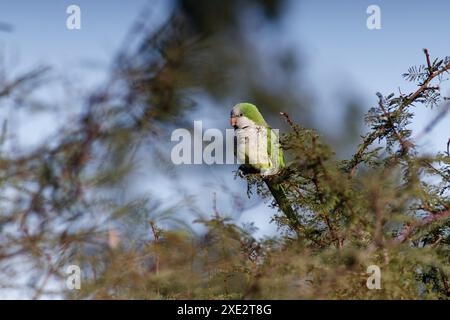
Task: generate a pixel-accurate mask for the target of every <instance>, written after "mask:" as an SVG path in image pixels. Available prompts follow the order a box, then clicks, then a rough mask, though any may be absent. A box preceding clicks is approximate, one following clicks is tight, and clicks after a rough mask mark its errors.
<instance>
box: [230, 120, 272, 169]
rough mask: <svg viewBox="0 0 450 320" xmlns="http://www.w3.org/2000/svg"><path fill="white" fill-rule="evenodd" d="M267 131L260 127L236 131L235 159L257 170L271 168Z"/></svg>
mask: <svg viewBox="0 0 450 320" xmlns="http://www.w3.org/2000/svg"><path fill="white" fill-rule="evenodd" d="M267 133H268V132H267V129H266V128H264V127H260V126H255V127H247V128H243V129H237V130H236V140H237V141H236V149H237V150H236V158H237V159H238V161H239V162H240V163H245V164H250V165H254V166H255V167H257V168H265V167H270V166H271V159H270V155H269V153H268V149H269V148H268V139H267Z"/></svg>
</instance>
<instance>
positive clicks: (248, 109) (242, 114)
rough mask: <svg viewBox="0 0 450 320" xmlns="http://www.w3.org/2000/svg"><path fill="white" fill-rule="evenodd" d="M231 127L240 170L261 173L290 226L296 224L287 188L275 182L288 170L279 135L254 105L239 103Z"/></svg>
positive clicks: (232, 115)
mask: <svg viewBox="0 0 450 320" xmlns="http://www.w3.org/2000/svg"><path fill="white" fill-rule="evenodd" d="M230 125H231V127H233V128H234V133H235V141H236V147H235V156H236V158H237V159H238V161H239V162H240V163H241V166H240V167H239V170H240V171H241V172H242V173H244V174H260V175H261V177H262V178H263V181H264V182H265V184H266V185H267V187H268V189H269V191H270V193H271V194H272V196H273V197H274V199H275V202H276V203H277V205H278V207H279V208H280V210H281V211H282V212H283V213H284V214H285V215H286V217H287V218H288V220H289V221H290V222H291V223H295V222H297V221H298V220H297V215H296V213H295V212H294V210H293V209H292V207H291V205H290V204H289V200H288V198H287V196H286V192H285V189H284V187H283V186H282V185H281V184H280V182H279V181H277V179H273V177H274V176H275V175H277V174H278V173H279V172H280V171H281V169H282V168H284V167H285V161H284V154H283V150H282V148H281V145H280V143H279V138H278V135H277V133H276V132H275V131H274V130H273V129H272V128H271V127H270V126H269V125H268V124H267V122H266V121H265V120H264V117H263V116H262V114H261V113H260V112H259V110H258V108H257V107H256V106H255V105H254V104H251V103H238V104H236V105H235V106H234V107H233V108H232V109H231V113H230Z"/></svg>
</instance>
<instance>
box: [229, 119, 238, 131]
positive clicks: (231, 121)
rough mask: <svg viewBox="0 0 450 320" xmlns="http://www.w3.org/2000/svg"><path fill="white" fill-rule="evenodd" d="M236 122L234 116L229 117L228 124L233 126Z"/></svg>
mask: <svg viewBox="0 0 450 320" xmlns="http://www.w3.org/2000/svg"><path fill="white" fill-rule="evenodd" d="M236 123H237V119H236V117H231V118H230V125H231V126H232V127H233V128H234V127H236Z"/></svg>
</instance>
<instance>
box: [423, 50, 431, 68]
mask: <svg viewBox="0 0 450 320" xmlns="http://www.w3.org/2000/svg"><path fill="white" fill-rule="evenodd" d="M423 52H424V53H425V57H426V59H427V66H428V73H429V74H431V62H430V54H429V53H428V49H426V48H425V49H423Z"/></svg>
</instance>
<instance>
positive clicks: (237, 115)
mask: <svg viewBox="0 0 450 320" xmlns="http://www.w3.org/2000/svg"><path fill="white" fill-rule="evenodd" d="M230 125H231V126H232V127H233V128H234V129H245V128H247V127H255V126H264V127H267V123H266V121H265V120H264V118H263V116H262V115H261V113H260V112H259V110H258V108H257V107H256V106H255V105H253V104H251V103H238V104H237V105H235V106H234V107H233V109H231V114H230Z"/></svg>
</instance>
